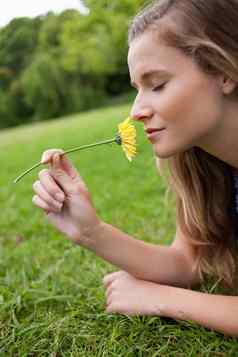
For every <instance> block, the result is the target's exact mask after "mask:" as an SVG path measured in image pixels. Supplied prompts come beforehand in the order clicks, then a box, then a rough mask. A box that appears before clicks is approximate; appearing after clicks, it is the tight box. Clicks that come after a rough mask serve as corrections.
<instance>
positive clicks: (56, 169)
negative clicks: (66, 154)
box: [50, 154, 87, 194]
mask: <svg viewBox="0 0 238 357" xmlns="http://www.w3.org/2000/svg"><path fill="white" fill-rule="evenodd" d="M50 173H51V175H52V176H53V178H54V179H55V181H56V182H57V183H58V184H59V185H60V186H61V187H62V189H63V190H64V192H66V193H68V194H71V193H78V192H81V193H82V192H87V187H86V185H85V183H84V182H83V180H82V179H81V178H80V177H79V175H78V174H77V176H74V177H73V178H72V177H71V176H69V174H68V173H67V172H66V171H64V170H63V169H62V164H61V157H60V156H59V154H55V155H54V156H53V163H52V167H51V170H50Z"/></svg>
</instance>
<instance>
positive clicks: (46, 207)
mask: <svg viewBox="0 0 238 357" xmlns="http://www.w3.org/2000/svg"><path fill="white" fill-rule="evenodd" d="M32 202H33V203H34V204H35V205H36V206H38V207H40V208H42V209H43V210H44V211H45V212H46V213H49V212H54V213H59V212H60V211H61V209H62V206H63V205H62V206H61V207H60V208H56V207H54V206H52V205H49V204H48V203H47V202H46V201H44V200H43V199H42V198H41V197H40V196H38V195H35V196H33V198H32Z"/></svg>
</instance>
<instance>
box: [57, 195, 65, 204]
mask: <svg viewBox="0 0 238 357" xmlns="http://www.w3.org/2000/svg"><path fill="white" fill-rule="evenodd" d="M56 198H57V200H59V201H61V202H64V195H63V194H62V193H56Z"/></svg>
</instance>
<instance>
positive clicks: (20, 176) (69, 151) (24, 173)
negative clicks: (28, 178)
mask: <svg viewBox="0 0 238 357" xmlns="http://www.w3.org/2000/svg"><path fill="white" fill-rule="evenodd" d="M113 142H116V138H114V139H109V140H105V141H100V142H98V143H94V144H89V145H83V146H78V147H76V148H74V149H70V150H67V151H65V152H64V153H62V154H60V156H63V155H65V154H69V153H71V152H74V151H79V150H83V149H88V148H92V147H94V146H98V145H103V144H110V143H113ZM40 165H43V164H42V163H41V162H38V163H37V164H35V165H34V166H32V167H30V168H29V169H28V170H26V171H24V172H23V173H22V174H21V175H19V176H18V177H17V178H16V179H15V180H14V181H13V182H14V183H17V182H18V181H20V180H21V179H22V178H23V177H24V176H25V175H27V174H28V173H29V172H31V171H32V170H34V169H35V168H37V167H39V166H40Z"/></svg>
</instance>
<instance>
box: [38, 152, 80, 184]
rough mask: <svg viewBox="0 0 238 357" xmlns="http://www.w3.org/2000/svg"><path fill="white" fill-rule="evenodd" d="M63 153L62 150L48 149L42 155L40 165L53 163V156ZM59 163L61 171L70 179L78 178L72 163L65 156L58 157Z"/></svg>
mask: <svg viewBox="0 0 238 357" xmlns="http://www.w3.org/2000/svg"><path fill="white" fill-rule="evenodd" d="M63 153H64V151H63V150H62V149H50V150H46V151H44V152H43V154H42V158H41V163H42V164H48V163H51V164H52V163H53V157H54V155H55V154H59V155H60V154H63ZM60 158H61V161H60V165H61V169H62V170H63V171H65V172H66V173H67V174H68V175H69V176H70V177H71V178H72V179H75V178H77V177H78V176H79V173H78V171H77V170H76V169H75V167H74V166H73V164H72V162H71V161H70V160H69V159H68V158H67V157H66V155H60Z"/></svg>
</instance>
